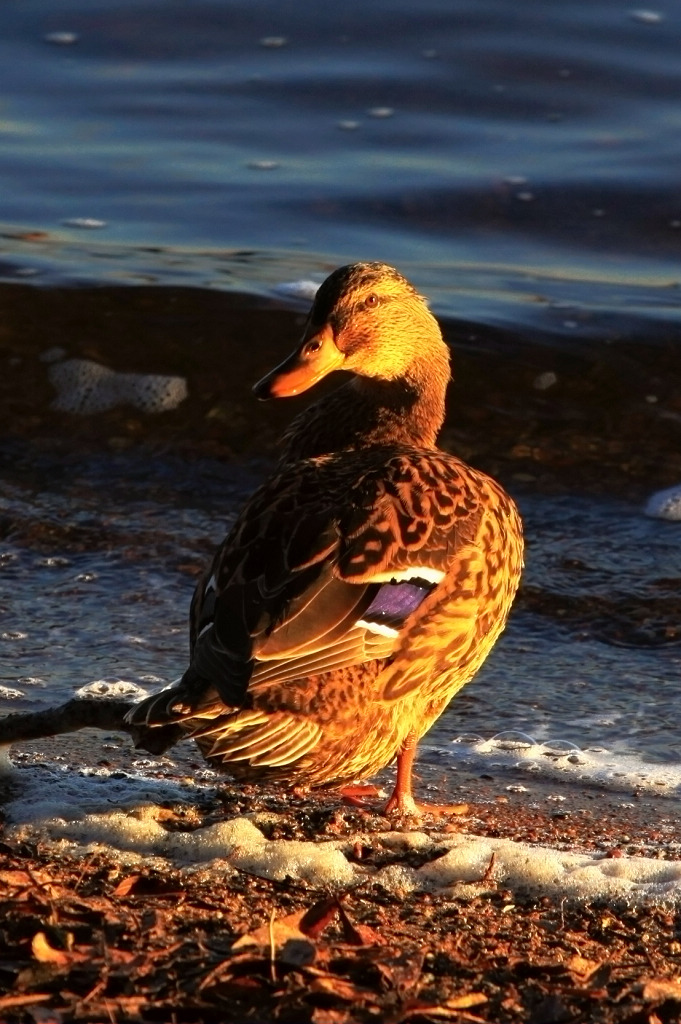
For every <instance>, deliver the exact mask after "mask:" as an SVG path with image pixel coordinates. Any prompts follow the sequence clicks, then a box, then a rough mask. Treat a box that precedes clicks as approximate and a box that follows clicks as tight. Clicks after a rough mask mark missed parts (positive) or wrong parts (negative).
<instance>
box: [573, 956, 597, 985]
mask: <svg viewBox="0 0 681 1024" xmlns="http://www.w3.org/2000/svg"><path fill="white" fill-rule="evenodd" d="M565 966H566V967H567V969H568V971H570V972H571V973H572V974H575V975H577V977H578V978H581V979H585V978H588V977H589V975H590V974H593V972H594V971H596V970H598V968H599V967H600V966H601V965H600V963H599V962H598V961H596V960H587V959H586V958H585V957H583V956H573V957H570V959H569V960H568V962H567V963H566V965H565Z"/></svg>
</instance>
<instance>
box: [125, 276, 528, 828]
mask: <svg viewBox="0 0 681 1024" xmlns="http://www.w3.org/2000/svg"><path fill="white" fill-rule="evenodd" d="M336 370H344V371H349V372H350V373H351V374H352V377H351V378H350V379H349V380H347V381H346V382H345V383H342V384H341V386H340V387H339V388H338V389H337V390H335V391H334V392H332V393H331V394H330V396H328V397H325V398H323V399H322V400H321V401H319V402H317V403H316V404H314V405H311V406H310V407H309V408H308V409H307V410H306V411H304V412H303V413H302V414H301V415H299V416H298V417H297V418H296V419H295V420H294V421H293V423H292V425H291V427H290V428H289V429H288V431H287V432H286V434H285V435H284V439H283V453H282V456H281V459H280V461H279V465H278V467H277V469H276V471H275V472H274V475H273V476H272V477H271V478H270V479H269V480H267V482H266V483H264V484H263V485H262V486H261V487H260V488H259V490H257V491H256V492H255V494H254V495H253V497H252V498H251V499H250V500H249V501H248V503H247V504H246V506H245V508H244V509H243V511H242V512H241V514H240V515H239V517H238V519H237V521H236V523H235V525H234V527H233V529H232V530H231V531H230V533H229V535H228V536H227V538H226V540H225V541H224V543H223V544H222V546H221V547H220V548H219V550H218V551H217V553H216V555H215V558H214V560H213V563H212V566H211V567H210V569H209V570H208V571H207V573H206V574H205V576H204V578H203V579H202V580H201V582H200V583H199V584H198V586H197V588H196V592H195V594H194V599H193V602H192V608H191V615H190V618H191V663H190V665H189V668H188V669H187V671H186V672H185V674H184V676H183V677H182V679H181V680H180V682H179V683H177V684H176V685H174V686H172V687H171V688H170V689H166V690H164V691H163V692H161V693H159V694H157V695H155V696H152V697H149V698H147V699H145V700H143V701H142V702H141V703H140V704H139V705H137V706H136V707H135V708H134V709H133V710H132V711H131V713H130V715H129V720H130V721H131V723H132V724H133V725H134V726H136V727H139V728H138V734H139V745H142V746H143V745H145V742H148V740H149V736H150V734H151V736H152V739H153V732H154V730H164V729H165V730H166V731H167V727H168V726H179V727H180V728H181V730H182V733H183V734H184V735H187V736H190V737H193V738H194V739H195V740H196V741H197V743H198V744H199V746H200V748H201V750H202V752H203V754H204V755H205V757H206V758H207V759H208V761H209V762H211V763H212V764H214V765H217V766H219V767H220V768H221V769H224V770H226V771H228V772H229V773H230V774H231V775H232V776H234V777H236V778H237V779H244V780H249V781H257V780H279V781H282V782H284V783H286V784H288V785H290V786H297V787H320V786H329V785H333V786H342V785H344V784H349V783H351V782H353V781H355V780H362V779H366V778H368V777H369V776H371V775H373V774H374V773H376V772H377V771H378V770H379V769H381V768H383V767H384V766H385V765H387V764H388V763H389V762H391V761H392V760H393V759H394V758H395V757H396V758H397V782H396V786H395V791H394V793H393V794H392V796H391V797H390V799H389V801H388V804H387V807H386V810H387V811H397V812H401V813H411V814H413V813H418V807H417V804H416V802H415V800H414V796H413V793H412V763H413V759H414V754H415V750H416V743H417V741H418V740H419V739H420V737H421V736H423V735H424V733H426V732H427V731H428V729H429V728H430V727H431V726H432V724H433V722H434V721H435V720H436V718H437V717H438V716H439V715H440V714H442V712H443V711H444V709H445V708H446V707H447V705H448V703H449V701H450V700H451V698H452V697H453V695H454V694H455V693H456V692H457V690H459V689H460V688H461V687H462V686H463V685H464V683H466V682H467V681H468V680H469V679H470V678H471V677H472V676H473V675H474V674H475V673H476V672H477V670H478V669H479V668H480V666H481V664H482V663H483V661H484V660H485V658H486V656H487V654H488V653H489V651H490V650H491V648H492V645H493V644H494V642H495V640H496V639H497V637H498V636H499V634H500V632H501V630H502V629H503V627H504V624H505V622H506V618H507V616H508V612H509V609H510V607H511V603H512V601H513V597H514V594H515V592H516V588H517V586H518V581H519V577H520V572H521V566H522V552H523V544H522V529H521V523H520V518H519V516H518V512H517V510H516V507H515V505H514V503H513V501H512V500H511V498H510V497H509V496H508V495H507V494H506V493H505V492H504V490H503V489H502V488H501V487H500V486H499V484H497V483H496V482H495V481H494V480H492V479H491V478H490V477H489V476H486V475H485V474H484V473H481V472H479V471H478V470H475V469H472V468H471V467H470V466H467V465H466V464H465V463H464V462H462V461H461V460H460V459H458V458H456V457H455V456H453V455H449V454H447V453H445V452H443V451H440V450H439V449H438V448H437V447H436V437H437V434H438V431H439V429H440V427H441V425H442V421H443V417H444V411H445V392H446V389H447V385H448V381H449V377H450V369H449V350H448V348H447V345H446V344H445V342H444V340H443V338H442V335H441V332H440V329H439V327H438V324H437V321H436V320H435V318H434V317H433V315H432V314H431V312H430V310H429V309H428V306H427V304H426V301H425V300H424V298H423V297H422V296H420V295H419V294H418V293H417V292H416V290H415V288H414V287H413V286H412V285H411V284H410V283H409V282H408V281H407V280H406V279H405V278H404V277H402V275H401V274H399V273H398V272H397V271H396V270H394V269H393V268H392V267H389V266H386V265H385V264H382V263H356V264H353V265H351V266H346V267H341V268H340V269H339V270H336V271H335V272H334V273H333V274H331V275H330V277H328V278H327V279H326V281H324V283H323V284H322V285H321V287H320V288H319V291H318V293H317V296H316V299H315V301H314V304H313V306H312V310H311V313H310V316H309V319H308V321H307V325H306V328H305V331H304V334H303V339H302V342H301V344H300V345H299V347H298V348H297V349H296V351H295V352H294V353H293V354H292V355H291V356H290V357H289V358H288V359H286V360H285V361H284V362H283V363H281V365H280V366H278V367H276V369H274V370H272V371H271V373H269V374H268V375H267V376H266V377H264V378H263V379H262V380H261V381H259V383H258V384H256V386H255V389H254V390H255V394H256V395H257V397H258V398H260V399H267V398H283V397H286V396H289V395H297V394H299V393H300V392H303V391H305V390H307V389H308V388H310V387H312V386H313V385H314V384H316V383H317V381H319V380H321V379H322V378H323V377H326V376H327V375H328V374H330V373H332V372H334V371H336ZM159 735H161V733H160V732H159ZM145 737H146V740H145Z"/></svg>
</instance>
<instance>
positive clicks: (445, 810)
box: [384, 736, 468, 818]
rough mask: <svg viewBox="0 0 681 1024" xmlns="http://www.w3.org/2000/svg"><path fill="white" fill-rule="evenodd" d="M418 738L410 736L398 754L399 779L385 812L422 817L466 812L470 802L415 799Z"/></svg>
mask: <svg viewBox="0 0 681 1024" xmlns="http://www.w3.org/2000/svg"><path fill="white" fill-rule="evenodd" d="M416 742H417V741H416V740H415V739H414V737H413V736H408V737H407V739H406V740H405V742H404V746H403V747H402V749H401V750H400V752H399V754H398V755H397V779H396V780H395V788H394V790H393V791H392V795H391V797H390V799H389V800H388V802H387V804H386V805H385V811H384V813H385V814H391V813H392V812H393V811H396V812H397V813H398V814H409V815H411V816H412V817H416V818H420V817H421V815H422V814H435V815H441V814H465V813H466V811H467V810H468V804H419V803H417V802H416V800H414V792H413V784H412V769H413V767H414V760H415V758H416Z"/></svg>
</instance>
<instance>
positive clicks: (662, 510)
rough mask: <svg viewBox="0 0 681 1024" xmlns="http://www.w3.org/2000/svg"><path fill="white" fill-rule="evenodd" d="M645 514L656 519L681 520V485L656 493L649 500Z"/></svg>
mask: <svg viewBox="0 0 681 1024" xmlns="http://www.w3.org/2000/svg"><path fill="white" fill-rule="evenodd" d="M643 511H644V513H645V514H646V515H647V516H652V517H653V518H654V519H671V520H674V521H677V520H679V519H681V484H679V485H678V486H677V487H668V488H667V490H665V491H656V492H655V494H652V495H651V496H650V498H648V502H647V504H646V507H645V508H644V510H643Z"/></svg>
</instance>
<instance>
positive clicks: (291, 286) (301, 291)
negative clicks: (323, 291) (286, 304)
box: [274, 278, 319, 302]
mask: <svg viewBox="0 0 681 1024" xmlns="http://www.w3.org/2000/svg"><path fill="white" fill-rule="evenodd" d="M274 290H275V292H278V293H279V294H280V295H287V296H289V297H291V298H294V299H309V300H310V302H311V301H312V299H314V297H315V295H316V294H317V292H318V291H319V282H318V281H311V280H310V279H309V278H304V279H302V280H300V281H282V283H281V284H275V286H274Z"/></svg>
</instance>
